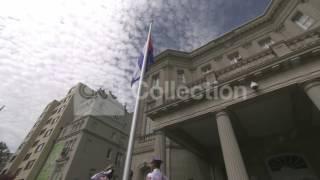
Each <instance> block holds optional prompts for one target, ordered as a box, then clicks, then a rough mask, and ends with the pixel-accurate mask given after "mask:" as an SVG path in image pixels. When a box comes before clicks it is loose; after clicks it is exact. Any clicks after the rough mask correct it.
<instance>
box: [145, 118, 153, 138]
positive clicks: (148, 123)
mask: <svg viewBox="0 0 320 180" xmlns="http://www.w3.org/2000/svg"><path fill="white" fill-rule="evenodd" d="M145 128H146V129H145V134H146V135H148V134H152V133H153V130H154V122H153V121H152V120H151V119H150V118H147V120H146V127H145Z"/></svg>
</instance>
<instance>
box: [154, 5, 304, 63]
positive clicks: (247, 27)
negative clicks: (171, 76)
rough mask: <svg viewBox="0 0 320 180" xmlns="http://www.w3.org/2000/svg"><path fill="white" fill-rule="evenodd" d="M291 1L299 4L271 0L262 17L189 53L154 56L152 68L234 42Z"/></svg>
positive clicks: (273, 16)
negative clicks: (165, 61)
mask: <svg viewBox="0 0 320 180" xmlns="http://www.w3.org/2000/svg"><path fill="white" fill-rule="evenodd" d="M292 1H295V4H296V3H298V2H299V0H272V1H271V3H270V4H269V6H268V7H267V8H266V10H265V11H264V13H263V14H262V15H260V16H258V17H256V18H255V19H253V20H249V21H248V22H246V23H244V24H242V25H240V26H238V27H237V28H235V29H233V30H231V31H229V32H226V33H224V34H222V35H221V36H219V37H218V38H216V39H214V40H212V41H210V42H208V43H207V44H205V45H203V46H201V47H199V48H197V49H195V50H193V51H191V52H183V51H178V50H172V49H167V50H165V51H163V52H161V53H160V54H158V55H157V56H156V63H155V64H154V65H153V66H155V65H157V64H159V63H160V62H161V61H162V60H163V59H165V58H167V57H180V58H184V59H186V60H188V59H192V58H194V57H196V56H198V55H201V54H203V53H204V52H207V51H209V50H211V49H213V48H215V47H218V46H221V45H223V44H224V43H228V42H230V41H235V39H236V38H239V36H241V35H242V34H244V33H247V32H249V31H250V30H252V29H255V28H257V26H261V25H262V24H265V23H267V22H271V21H272V20H274V19H275V14H276V13H277V12H279V10H280V9H281V8H283V7H285V4H287V3H289V2H291V3H292ZM280 26H281V25H280ZM276 28H277V27H276Z"/></svg>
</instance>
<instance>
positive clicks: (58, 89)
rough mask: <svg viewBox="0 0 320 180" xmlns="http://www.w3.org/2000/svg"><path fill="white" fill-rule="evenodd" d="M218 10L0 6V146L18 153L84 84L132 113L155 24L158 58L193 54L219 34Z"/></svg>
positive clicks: (196, 6)
mask: <svg viewBox="0 0 320 180" xmlns="http://www.w3.org/2000/svg"><path fill="white" fill-rule="evenodd" d="M215 10H216V9H215V3H211V2H209V1H204V2H200V3H198V2H197V3H195V2H194V1H190V0H180V1H176V0H171V1H161V0H155V1H147V0H137V1H133V0H119V1H118V0H117V1H114V0H96V1H90V0H68V1H65V0H29V1H24V0H10V1H6V0H0V81H1V86H0V105H2V104H5V105H6V108H5V109H4V110H3V111H1V112H0V141H5V142H6V143H7V144H8V146H9V147H10V149H11V150H15V149H16V148H17V147H18V145H19V144H20V143H21V141H22V140H23V138H24V136H25V135H26V134H27V132H28V130H29V129H30V128H31V127H32V126H33V123H34V122H35V121H36V119H37V117H38V116H39V115H40V113H41V112H42V109H43V108H44V107H45V106H46V104H48V103H49V102H50V101H52V100H53V99H60V98H62V97H63V96H64V95H65V94H66V93H67V91H68V90H69V89H70V88H71V87H72V86H74V85H75V84H76V83H78V82H80V81H81V82H83V83H85V84H87V85H89V86H90V87H92V88H99V87H104V88H106V89H110V90H112V91H114V94H116V95H117V96H118V99H119V100H120V101H121V102H122V103H124V102H127V103H129V104H130V105H131V107H132V104H133V103H132V102H133V99H132V97H133V95H132V93H131V90H130V85H129V79H130V78H129V77H128V76H129V75H130V72H131V71H132V68H133V67H134V66H132V63H134V62H135V60H136V57H138V51H139V50H140V49H141V48H142V45H143V44H144V41H145V39H146V33H147V27H148V22H150V20H151V18H153V19H154V21H155V23H154V32H153V36H154V37H153V39H154V41H155V48H156V51H157V52H159V51H160V50H164V49H167V48H174V49H181V50H191V49H193V48H196V47H198V46H200V45H201V44H204V43H205V42H206V41H209V40H211V39H212V38H213V37H214V36H216V35H217V33H218V32H219V31H220V29H219V25H218V24H219V22H221V21H217V22H211V21H213V20H214V18H212V17H211V16H210V15H211V14H212V12H213V11H215Z"/></svg>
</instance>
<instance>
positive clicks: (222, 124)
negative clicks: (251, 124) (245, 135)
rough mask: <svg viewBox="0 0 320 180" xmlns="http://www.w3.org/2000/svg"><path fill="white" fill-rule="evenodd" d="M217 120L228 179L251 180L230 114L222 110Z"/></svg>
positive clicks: (217, 115)
mask: <svg viewBox="0 0 320 180" xmlns="http://www.w3.org/2000/svg"><path fill="white" fill-rule="evenodd" d="M216 120H217V126H218V133H219V138H220V144H221V149H222V154H223V159H224V163H225V167H226V171H227V176H228V180H249V177H248V174H247V171H246V167H245V165H244V162H243V159H242V156H241V152H240V148H239V145H238V142H237V139H236V136H235V133H234V131H233V128H232V125H231V121H230V118H229V116H228V114H227V113H226V112H224V111H220V112H218V113H217V114H216Z"/></svg>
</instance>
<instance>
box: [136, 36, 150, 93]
mask: <svg viewBox="0 0 320 180" xmlns="http://www.w3.org/2000/svg"><path fill="white" fill-rule="evenodd" d="M146 48H147V51H145V50H146ZM144 52H146V54H144ZM144 56H147V57H146V63H147V64H146V71H148V67H149V66H150V65H151V64H153V63H154V57H153V46H152V40H151V36H150V38H149V40H147V42H146V44H145V46H144V48H143V51H142V52H140V56H139V59H138V62H137V64H136V71H135V72H134V74H133V77H132V80H131V87H132V86H133V84H134V83H135V82H138V81H139V80H140V74H141V69H142V64H143V59H144Z"/></svg>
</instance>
